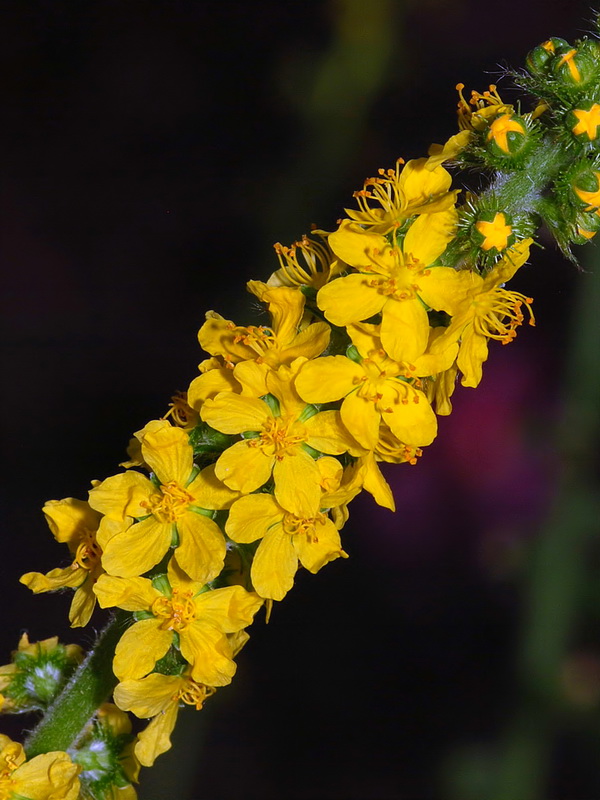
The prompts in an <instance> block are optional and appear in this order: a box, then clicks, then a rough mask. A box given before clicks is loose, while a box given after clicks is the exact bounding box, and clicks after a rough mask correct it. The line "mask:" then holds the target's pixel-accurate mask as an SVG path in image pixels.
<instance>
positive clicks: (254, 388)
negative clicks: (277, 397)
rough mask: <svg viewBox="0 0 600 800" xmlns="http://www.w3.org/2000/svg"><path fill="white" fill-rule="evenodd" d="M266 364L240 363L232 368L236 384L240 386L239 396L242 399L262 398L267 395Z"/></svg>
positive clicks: (267, 370)
mask: <svg viewBox="0 0 600 800" xmlns="http://www.w3.org/2000/svg"><path fill="white" fill-rule="evenodd" d="M268 372H269V367H268V366H267V364H262V363H261V364H257V363H256V361H240V363H239V364H236V365H235V367H234V368H233V374H234V376H235V379H236V382H237V383H238V384H239V385H240V387H241V391H240V394H241V395H243V396H244V397H262V396H263V394H267V374H268Z"/></svg>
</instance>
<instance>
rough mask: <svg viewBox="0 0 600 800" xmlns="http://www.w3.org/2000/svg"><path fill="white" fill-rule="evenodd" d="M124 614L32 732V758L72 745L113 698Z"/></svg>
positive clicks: (98, 641) (116, 618)
mask: <svg viewBox="0 0 600 800" xmlns="http://www.w3.org/2000/svg"><path fill="white" fill-rule="evenodd" d="M123 616H124V615H122V614H116V615H114V616H113V617H112V618H111V620H110V621H109V623H108V625H107V626H106V627H105V628H104V630H103V631H102V632H101V633H100V634H99V636H98V638H97V639H96V642H95V644H94V646H93V647H92V649H91V650H90V651H89V653H88V655H87V656H86V658H85V660H84V661H83V662H82V664H81V665H80V666H79V667H78V669H77V671H76V672H75V674H74V675H73V677H72V678H71V680H70V681H69V682H68V683H67V685H66V686H65V688H64V689H63V690H62V692H61V693H60V694H59V696H58V697H57V698H56V700H55V701H54V703H53V704H52V705H51V706H50V707H49V708H48V710H47V711H46V713H45V714H44V717H43V718H42V720H41V721H40V722H39V724H38V725H37V727H36V728H34V730H33V731H32V732H31V734H30V735H29V737H28V738H27V740H26V741H25V745H24V746H25V751H26V753H27V757H28V758H33V757H34V756H37V755H40V754H41V753H49V752H52V751H54V750H64V751H66V750H68V749H69V748H70V747H72V745H73V744H74V742H75V741H76V740H77V738H78V737H79V736H80V734H81V732H82V730H83V728H84V727H85V725H86V724H87V723H88V722H89V720H90V719H91V718H92V717H93V716H94V714H95V713H96V711H97V710H98V708H99V707H100V706H101V705H102V703H104V702H105V701H106V699H107V698H108V697H109V695H110V693H111V692H112V690H113V689H114V687H115V685H116V683H117V679H116V678H115V675H114V673H113V670H112V660H113V656H114V653H115V647H116V646H117V642H118V641H119V639H120V637H121V633H122V631H123V625H122V622H123Z"/></svg>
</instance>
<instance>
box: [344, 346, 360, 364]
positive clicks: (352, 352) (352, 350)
mask: <svg viewBox="0 0 600 800" xmlns="http://www.w3.org/2000/svg"><path fill="white" fill-rule="evenodd" d="M346 358H349V359H350V361H355V362H356V363H357V364H360V362H361V361H362V356H361V354H360V353H359V352H358V349H357V348H356V346H355V345H353V344H351V345H348V347H347V348H346Z"/></svg>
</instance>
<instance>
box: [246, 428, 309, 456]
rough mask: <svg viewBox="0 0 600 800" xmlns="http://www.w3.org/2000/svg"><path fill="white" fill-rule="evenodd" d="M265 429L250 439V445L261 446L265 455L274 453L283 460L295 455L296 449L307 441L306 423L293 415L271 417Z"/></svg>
mask: <svg viewBox="0 0 600 800" xmlns="http://www.w3.org/2000/svg"><path fill="white" fill-rule="evenodd" d="M262 427H263V431H262V433H261V434H260V436H258V437H257V438H256V439H249V440H248V444H249V445H250V447H260V449H261V450H262V451H263V453H264V454H265V455H269V456H272V455H274V456H275V458H276V459H278V460H279V461H281V459H282V458H284V456H289V455H294V452H293V451H294V450H295V449H296V448H297V447H299V446H300V445H301V444H302V443H303V442H305V441H306V431H305V429H304V425H302V423H301V422H298V420H295V419H293V418H291V417H269V418H268V419H267V420H266V421H265V423H264V424H263V426H262Z"/></svg>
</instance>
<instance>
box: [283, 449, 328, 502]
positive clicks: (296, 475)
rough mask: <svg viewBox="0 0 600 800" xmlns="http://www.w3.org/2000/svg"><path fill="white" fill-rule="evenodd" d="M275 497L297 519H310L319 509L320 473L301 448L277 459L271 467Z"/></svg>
mask: <svg viewBox="0 0 600 800" xmlns="http://www.w3.org/2000/svg"><path fill="white" fill-rule="evenodd" d="M273 478H274V479H275V498H276V499H277V502H278V503H279V505H280V506H283V508H285V509H286V510H287V511H291V512H292V514H295V515H296V516H297V517H312V516H314V515H315V514H316V513H317V511H318V510H319V505H320V500H321V474H320V472H319V468H318V467H317V464H316V462H315V460H314V459H313V458H312V457H311V456H310V455H309V454H308V453H307V452H306V451H305V450H302V448H300V447H298V448H295V449H294V450H293V452H292V453H289V454H286V455H285V456H284V457H283V458H282V459H281V460H276V461H275V465H274V466H273Z"/></svg>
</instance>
